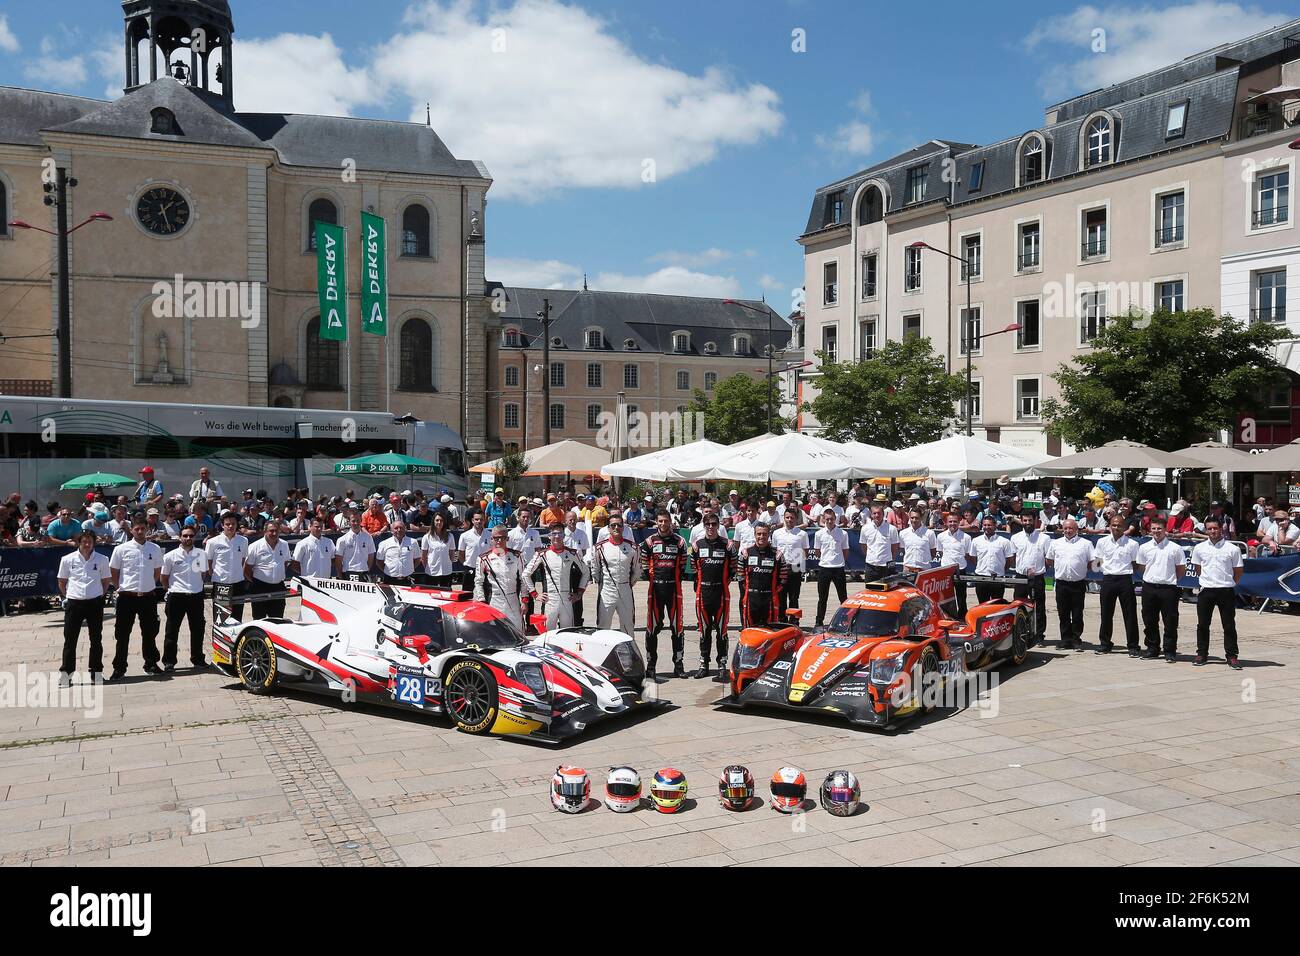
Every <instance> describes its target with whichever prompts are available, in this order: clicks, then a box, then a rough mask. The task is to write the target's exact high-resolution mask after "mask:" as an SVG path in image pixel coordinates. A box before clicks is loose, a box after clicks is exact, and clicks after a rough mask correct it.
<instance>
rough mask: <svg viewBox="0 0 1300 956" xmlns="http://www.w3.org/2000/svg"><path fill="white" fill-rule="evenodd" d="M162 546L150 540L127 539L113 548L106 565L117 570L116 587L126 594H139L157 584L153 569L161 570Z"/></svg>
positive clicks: (150, 589)
mask: <svg viewBox="0 0 1300 956" xmlns="http://www.w3.org/2000/svg"><path fill="white" fill-rule="evenodd" d="M162 562H163V552H162V548H160V547H158V545H156V544H154V543H153V542H152V541H146V542H145V543H144V544H136V543H135V542H134V541H128V542H126V544H119V545H118V546H117V547H116V548H114V549H113V557H112V558H110V559H109V562H108V566H109V567H110V568H112V569H113V570H114V571H116V572H117V574H118V578H117V587H118V590H120V591H125V592H126V593H128V594H141V593H143V592H145V591H152V590H153V589H154V588H156V587H157V586H158V581H157V576H156V575H155V574H154V572H155V571H160V570H162Z"/></svg>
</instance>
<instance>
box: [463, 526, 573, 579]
mask: <svg viewBox="0 0 1300 956" xmlns="http://www.w3.org/2000/svg"><path fill="white" fill-rule="evenodd" d="M486 520H487V519H486V518H484V517H483V509H482V508H481V507H480V508H479V509H478V510H476V511H472V512H470V516H469V527H468V528H467V529H465V530H464V531H462V532H461V533H460V537H459V538H457V539H456V558H455V559H456V560H457V561H459V562H460V566H461V572H460V588H461V590H462V591H471V592H472V591H473V590H474V574H475V572H476V571H477V569H478V564H479V560H480V559H481V558H482V557H483V555H485V554H487V553H488V552H489V551H491V550H492V535H491V534H490V533H489V532H488V531H486V530H485V529H484V527H483V525H484V523H485V522H486ZM575 520H576V519H575Z"/></svg>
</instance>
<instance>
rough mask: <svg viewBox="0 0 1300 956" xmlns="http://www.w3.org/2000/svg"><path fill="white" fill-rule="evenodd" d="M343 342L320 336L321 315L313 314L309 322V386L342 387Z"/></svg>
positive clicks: (318, 387) (316, 387)
mask: <svg viewBox="0 0 1300 956" xmlns="http://www.w3.org/2000/svg"><path fill="white" fill-rule="evenodd" d="M340 345H341V343H339V342H335V341H333V340H331V339H322V338H321V337H320V316H318V315H316V316H312V318H311V320H310V321H308V323H307V387H308V388H315V389H334V388H342V386H343V379H342V376H341V374H340V370H339V365H340V363H339V356H340V355H341V354H342V349H341V348H340Z"/></svg>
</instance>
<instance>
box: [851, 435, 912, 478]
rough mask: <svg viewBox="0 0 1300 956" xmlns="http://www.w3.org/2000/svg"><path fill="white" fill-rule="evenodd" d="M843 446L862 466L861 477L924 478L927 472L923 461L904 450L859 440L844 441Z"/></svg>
mask: <svg viewBox="0 0 1300 956" xmlns="http://www.w3.org/2000/svg"><path fill="white" fill-rule="evenodd" d="M844 447H845V448H847V449H848V450H849V451H850V452H852V453H853V456H854V458H855V460H856V461H857V463H858V464H859V465H860V466H861V467H862V472H861V476H862V477H880V478H924V477H925V476H926V475H927V474H929V469H928V468H927V467H926V466H925V464H924V463H922V462H920V461H918V460H917V459H916V458H914V457H913V456H911V455H909V454H907V453H906V452H901V451H890V450H889V449H888V448H881V447H879V446H878V445H868V444H867V443H866V442H860V441H846V442H845V443H844Z"/></svg>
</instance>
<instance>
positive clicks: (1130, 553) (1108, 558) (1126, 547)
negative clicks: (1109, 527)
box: [1093, 534, 1138, 574]
mask: <svg viewBox="0 0 1300 956" xmlns="http://www.w3.org/2000/svg"><path fill="white" fill-rule="evenodd" d="M1093 550H1094V553H1095V554H1096V560H1097V563H1098V564H1100V565H1101V573H1102V574H1132V573H1133V565H1134V563H1135V562H1136V561H1137V554H1138V543H1137V542H1136V541H1134V540H1133V539H1132V538H1131V537H1129V536H1127V535H1120V537H1119V540H1118V541H1117V540H1115V536H1114V535H1110V534H1108V535H1106V537H1104V538H1102V539H1101V540H1100V541H1098V542H1097V546H1096V548H1094V549H1093Z"/></svg>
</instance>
